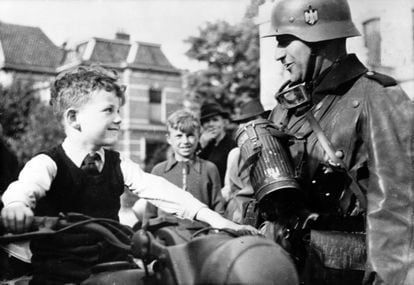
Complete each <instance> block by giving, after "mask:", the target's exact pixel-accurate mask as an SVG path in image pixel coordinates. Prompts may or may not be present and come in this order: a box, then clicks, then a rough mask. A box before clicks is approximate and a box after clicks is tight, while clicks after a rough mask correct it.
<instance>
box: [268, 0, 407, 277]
mask: <svg viewBox="0 0 414 285" xmlns="http://www.w3.org/2000/svg"><path fill="white" fill-rule="evenodd" d="M271 25H272V29H271V32H270V33H269V34H268V35H267V36H268V37H275V38H276V44H277V52H276V59H277V60H278V61H280V62H281V63H282V64H283V66H284V68H285V69H286V70H287V71H288V72H289V75H290V80H289V81H288V82H287V83H286V84H284V85H283V86H282V88H281V90H280V92H279V93H278V94H277V95H276V96H277V99H278V102H279V104H278V105H277V106H276V107H275V109H274V110H273V112H272V115H271V118H272V120H273V122H274V123H275V124H276V125H277V126H279V127H280V128H281V129H283V130H284V131H286V132H289V133H291V134H293V135H294V136H296V137H297V138H298V140H296V142H295V143H294V144H292V145H291V146H290V150H291V153H292V156H293V159H294V161H295V167H296V170H297V171H298V173H299V176H300V177H301V180H300V184H301V187H302V190H303V193H304V195H303V196H304V204H305V207H306V209H308V210H310V211H312V212H314V213H316V214H318V215H319V218H318V219H317V220H316V221H315V222H314V223H313V224H312V226H311V229H312V230H311V238H310V239H311V240H310V246H311V248H314V249H317V250H314V251H310V252H308V253H309V254H308V255H307V257H306V258H307V261H308V262H306V266H304V267H305V272H306V273H305V274H304V275H303V276H304V278H303V280H304V282H305V284H361V283H362V282H363V281H362V279H364V282H366V283H369V284H371V283H372V284H413V282H414V281H413V280H414V254H413V253H414V243H413V241H414V230H413V229H414V219H413V213H414V195H413V193H414V192H413V190H414V189H413V185H414V175H413V173H414V167H413V146H414V144H413V114H414V112H413V102H412V101H410V100H409V98H408V96H407V95H406V94H405V93H404V91H402V89H401V88H400V87H399V86H398V85H397V83H396V81H395V80H394V79H393V78H391V77H389V76H386V75H383V74H379V73H376V72H373V71H368V70H367V68H366V67H365V66H364V65H363V64H362V63H361V62H360V61H359V60H358V58H357V57H356V56H355V55H354V54H348V53H347V51H346V39H347V38H350V37H355V36H359V35H360V33H359V32H358V30H357V29H356V27H355V26H354V24H353V22H352V19H351V14H350V9H349V6H348V3H347V2H346V0H330V1H326V0H306V1H305V0H280V1H278V2H277V3H276V5H275V6H274V9H273V11H272V16H271ZM317 230H318V231H317ZM333 230H334V231H335V233H337V235H334V234H333V232H332V231H333ZM357 231H361V232H363V233H364V232H365V233H366V235H365V234H362V237H361V235H356V234H352V233H354V232H357ZM365 236H366V237H365ZM358 240H360V241H361V243H362V245H363V246H362V247H359V246H358V245H357V244H358V243H357V242H356V241H358ZM365 246H366V260H365V253H364V250H365V249H364V248H365ZM329 247H330V248H329ZM358 250H359V251H360V252H357V251H358ZM329 253H330V254H329ZM318 261H319V263H318ZM318 264H319V265H320V267H318V266H317V265H318ZM364 271H365V274H364V273H363V272H364ZM363 277H364V278H363Z"/></svg>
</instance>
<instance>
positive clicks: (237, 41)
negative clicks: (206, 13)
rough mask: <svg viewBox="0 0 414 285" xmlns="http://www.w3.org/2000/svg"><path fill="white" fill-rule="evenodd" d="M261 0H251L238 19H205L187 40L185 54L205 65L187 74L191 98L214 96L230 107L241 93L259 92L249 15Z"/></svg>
mask: <svg viewBox="0 0 414 285" xmlns="http://www.w3.org/2000/svg"><path fill="white" fill-rule="evenodd" d="M261 2H262V0H252V2H251V4H250V6H249V7H248V8H247V10H246V14H245V18H244V19H243V20H242V22H241V23H239V24H236V25H231V24H229V23H227V22H225V21H217V22H214V23H213V22H207V23H205V25H204V26H202V27H200V28H199V34H198V35H197V36H192V37H190V38H188V39H187V40H186V42H187V43H189V44H190V49H189V50H188V51H187V53H186V54H187V56H188V57H190V58H192V59H195V60H198V61H200V62H204V63H206V66H207V68H206V69H204V70H200V71H197V72H193V73H190V74H189V75H188V77H187V88H186V89H187V93H188V94H187V95H188V96H189V98H190V100H195V101H198V102H200V101H205V100H216V101H218V102H219V103H221V104H222V105H223V106H224V107H227V108H228V109H230V110H232V109H233V108H234V106H235V103H236V102H237V100H238V99H239V98H240V97H242V96H249V97H253V98H255V97H258V96H259V94H260V81H259V78H260V67H259V30H258V27H257V25H256V24H255V23H254V22H253V19H252V18H253V17H254V16H255V15H257V9H258V5H259V4H260V3H261Z"/></svg>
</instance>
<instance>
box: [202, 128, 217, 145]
mask: <svg viewBox="0 0 414 285" xmlns="http://www.w3.org/2000/svg"><path fill="white" fill-rule="evenodd" d="M216 137H217V132H216V131H215V130H213V129H205V130H204V131H203V132H202V134H201V136H200V141H199V142H200V145H201V147H205V146H206V145H208V143H209V142H210V141H212V140H213V139H215V138H216Z"/></svg>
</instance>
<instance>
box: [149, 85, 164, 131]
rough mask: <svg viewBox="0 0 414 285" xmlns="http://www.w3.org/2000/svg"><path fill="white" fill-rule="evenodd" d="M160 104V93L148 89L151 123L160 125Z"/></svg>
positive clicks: (153, 89)
mask: <svg viewBox="0 0 414 285" xmlns="http://www.w3.org/2000/svg"><path fill="white" fill-rule="evenodd" d="M161 103H162V91H161V89H159V88H150V90H149V104H150V110H149V116H150V121H151V122H153V123H161Z"/></svg>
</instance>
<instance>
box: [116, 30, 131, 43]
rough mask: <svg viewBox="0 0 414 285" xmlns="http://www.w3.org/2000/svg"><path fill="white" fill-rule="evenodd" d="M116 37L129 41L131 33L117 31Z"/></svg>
mask: <svg viewBox="0 0 414 285" xmlns="http://www.w3.org/2000/svg"><path fill="white" fill-rule="evenodd" d="M115 39H117V40H122V41H129V34H127V33H125V32H121V31H120V32H116V34H115Z"/></svg>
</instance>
